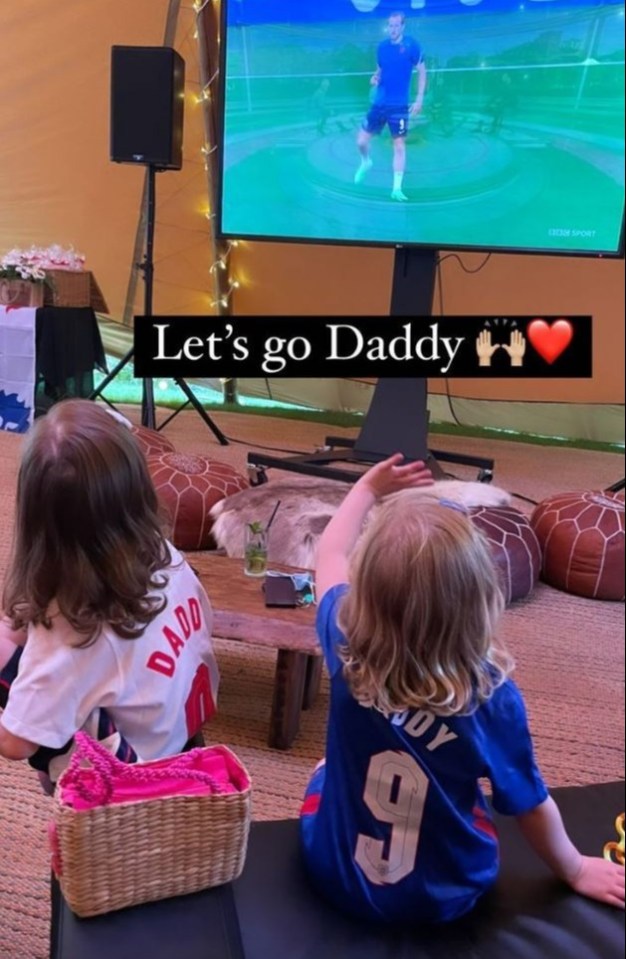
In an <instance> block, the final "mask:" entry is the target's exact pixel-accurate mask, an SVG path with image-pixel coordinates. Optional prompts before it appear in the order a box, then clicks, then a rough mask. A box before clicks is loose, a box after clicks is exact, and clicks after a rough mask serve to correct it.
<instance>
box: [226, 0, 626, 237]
mask: <svg viewBox="0 0 626 959" xmlns="http://www.w3.org/2000/svg"><path fill="white" fill-rule="evenodd" d="M221 50H222V53H221V56H222V63H221V84H220V90H221V93H220V107H221V110H220V116H221V123H222V130H221V137H220V186H219V210H218V231H219V233H220V234H221V235H222V236H224V237H232V238H235V237H237V238H249V239H267V240H285V241H308V242H326V243H348V244H373V245H379V246H384V245H390V246H407V247H413V246H415V247H430V248H431V249H446V248H447V249H450V248H454V249H477V250H489V251H515V252H520V251H525V252H536V253H561V254H583V255H602V256H618V255H622V252H623V246H622V244H623V221H624V4H623V3H622V2H614V0H222V44H221Z"/></svg>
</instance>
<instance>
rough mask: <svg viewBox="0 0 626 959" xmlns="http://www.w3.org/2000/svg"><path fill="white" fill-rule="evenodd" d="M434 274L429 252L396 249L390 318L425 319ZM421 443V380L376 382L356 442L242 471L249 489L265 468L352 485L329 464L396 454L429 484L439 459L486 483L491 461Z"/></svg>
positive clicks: (335, 440)
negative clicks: (473, 471) (420, 468)
mask: <svg viewBox="0 0 626 959" xmlns="http://www.w3.org/2000/svg"><path fill="white" fill-rule="evenodd" d="M436 272H437V253H436V251H435V250H421V249H417V248H412V247H398V248H397V249H396V251H395V257H394V269H393V284H392V289H391V309H390V315H391V316H410V317H413V318H415V317H420V316H431V315H432V304H433V295H434V291H435V277H436ZM427 438H428V410H427V384H426V380H425V379H418V378H412V379H408V378H401V377H399V378H397V379H395V378H394V379H379V380H378V383H377V384H376V387H375V389H374V394H373V396H372V401H371V403H370V407H369V409H368V411H367V413H366V415H365V419H364V421H363V426H362V427H361V432H360V433H359V436H358V437H357V439H356V440H345V439H341V438H340V437H334V436H327V437H326V440H325V444H324V448H323V449H321V450H319V451H318V452H316V453H312V454H310V455H302V456H289V457H286V458H283V459H280V458H278V457H275V456H267V455H265V454H264V453H248V469H249V472H250V477H251V482H252V483H253V485H254V484H256V485H258V484H260V483H263V482H265V481H266V480H267V477H266V476H265V468H266V467H276V468H277V469H281V470H287V471H292V472H295V473H305V474H307V475H310V476H319V477H326V478H328V479H336V480H342V481H344V482H347V483H354V482H355V480H357V479H358V478H359V476H360V475H361V472H362V470H361V471H358V470H355V469H349V468H346V469H337V468H335V466H334V465H333V466H331V465H330V464H337V463H346V464H351V465H352V466H355V465H358V466H363V465H366V466H371V465H372V464H373V463H379V462H380V461H381V460H383V459H386V458H387V457H388V456H391V455H392V454H393V453H398V452H399V453H403V454H404V456H405V458H406V459H407V460H424V462H425V463H426V464H427V466H428V467H429V469H430V470H431V472H432V474H433V476H434V477H435V479H442V478H443V477H444V476H445V473H444V471H443V470H442V468H441V467H440V465H439V462H438V461H439V460H441V461H442V462H449V463H461V464H463V465H466V466H473V467H476V468H477V470H478V475H477V479H478V481H479V482H482V483H489V482H490V481H491V480H492V478H493V469H494V461H493V460H492V459H485V458H483V457H478V456H464V455H461V454H458V453H445V452H443V451H435V450H429V449H428V445H427ZM337 447H339V449H337Z"/></svg>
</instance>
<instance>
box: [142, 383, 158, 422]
mask: <svg viewBox="0 0 626 959" xmlns="http://www.w3.org/2000/svg"><path fill="white" fill-rule="evenodd" d="M141 425H142V426H147V427H148V429H151V430H155V429H156V410H155V407H154V384H153V382H152V380H149V379H146V380H144V381H143V387H142V393H141Z"/></svg>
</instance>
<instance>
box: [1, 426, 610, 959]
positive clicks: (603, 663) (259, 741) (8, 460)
mask: <svg viewBox="0 0 626 959" xmlns="http://www.w3.org/2000/svg"><path fill="white" fill-rule="evenodd" d="M124 412H125V413H126V414H127V415H128V416H129V417H130V418H131V419H133V420H134V421H135V422H137V413H136V411H132V410H124ZM214 418H215V420H216V422H217V423H218V425H219V426H220V428H221V429H222V430H223V431H224V432H225V433H226V435H227V436H228V437H231V438H232V439H234V440H237V441H239V442H236V443H235V442H233V443H232V444H231V445H229V446H227V447H221V446H219V445H218V444H217V443H216V442H215V440H214V437H213V435H212V433H210V431H209V430H208V429H207V427H206V426H205V425H204V424H203V422H202V421H201V420H200V419H199V417H198V416H197V414H195V413H193V412H183V413H181V414H180V415H179V416H177V417H176V418H175V419H174V420H173V422H172V423H171V424H169V425H168V426H167V427H166V434H167V435H168V436H169V437H170V439H171V440H172V441H173V442H174V444H175V445H176V447H177V448H178V449H179V450H181V451H188V452H194V453H202V454H203V455H208V456H211V457H214V458H216V459H218V460H221V461H223V462H228V463H231V464H232V465H233V466H236V467H237V468H239V469H241V470H242V472H245V464H246V460H247V453H248V451H249V450H252V449H254V448H258V447H260V446H272V447H280V448H281V449H287V450H304V451H311V450H312V449H313V448H314V447H315V446H316V445H320V444H321V443H322V442H323V439H324V437H325V436H326V435H327V434H328V433H333V434H334V435H337V432H338V431H337V429H336V427H332V428H327V427H324V426H323V425H320V424H304V423H300V422H297V421H289V420H273V419H269V418H265V417H257V416H245V415H240V414H217V415H215V417H214ZM343 432H344V433H345V435H347V436H349V435H354V434H353V433H352V434H351V432H350V431H343ZM20 444H21V440H20V438H19V437H16V436H11V435H9V434H7V433H3V432H2V431H0V580H1V579H2V576H3V574H4V570H5V568H6V563H7V558H8V553H9V548H10V541H11V526H12V519H13V509H14V484H15V476H16V468H17V462H18V457H19V449H20ZM434 445H435V446H437V448H440V449H447V450H456V451H458V452H462V453H469V454H473V455H477V456H492V457H494V459H495V461H496V469H495V478H494V479H495V482H496V483H497V484H498V485H499V486H503V487H504V488H505V489H508V490H509V491H510V492H513V493H519V494H521V495H523V496H526V497H529V498H532V499H534V500H540V499H543V498H544V497H545V496H548V495H550V494H552V493H556V492H562V491H564V490H569V489H582V488H591V489H602V488H604V487H606V486H608V485H610V484H611V483H614V482H615V481H616V480H618V479H619V478H620V476H621V475H622V474H623V459H622V457H620V456H618V455H613V454H608V453H593V452H585V451H581V450H570V449H562V450H558V449H551V448H544V447H542V448H538V447H533V446H528V445H523V444H515V443H509V442H504V441H483V440H478V439H451V438H450V437H437V438H436V443H435V444H434ZM451 469H453V470H454V472H455V473H456V475H458V476H459V477H460V478H462V479H474V478H475V476H474V473H473V472H472V471H468V470H467V468H465V467H463V468H462V467H459V468H458V469H457V468H454V467H451ZM269 475H270V482H271V477H272V476H275V477H277V476H281V477H283V478H284V477H285V475H287V474H285V473H284V472H281V473H274V471H271V472H270V474H269ZM514 504H516V505H518V507H519V508H521V509H525V510H527V509H530V508H531V507H530V506H529V505H528V504H526V503H525V502H524V501H522V500H519V501H514ZM503 633H504V636H505V638H506V640H507V641H508V644H509V647H510V649H511V650H512V652H513V653H514V655H515V656H516V658H517V662H518V669H517V673H516V679H517V681H518V682H519V684H520V685H521V687H522V690H523V692H524V694H525V697H526V701H527V705H528V710H529V716H530V722H531V726H532V730H533V733H534V738H535V744H536V751H537V756H538V759H539V763H540V765H541V767H542V769H543V772H544V775H545V777H546V779H547V782H548V784H549V785H551V786H563V785H569V784H577V783H580V784H584V783H593V782H603V781H610V780H615V779H620V778H623V775H624V764H623V758H624V700H623V676H624V662H623V650H624V643H623V639H624V620H623V606H622V605H621V604H616V603H603V602H594V601H592V600H585V599H579V598H576V597H572V596H568V595H566V594H564V593H559V592H557V591H556V590H553V589H551V588H550V587H547V586H539V587H538V588H537V589H536V591H535V592H534V593H533V595H532V596H531V597H529V598H528V599H527V600H525V601H523V602H522V603H518V604H516V605H514V606H512V607H511V608H510V609H509V610H507V612H506V613H505V616H504V622H503ZM217 652H218V657H219V661H220V667H221V673H222V685H221V689H220V700H219V715H218V717H217V718H216V719H215V720H214V721H213V723H211V724H210V726H207V727H206V729H205V738H206V740H207V742H224V743H227V744H229V745H230V746H232V747H233V748H234V749H235V750H236V752H237V753H238V754H239V755H240V756H241V758H242V759H243V761H244V762H245V763H246V765H247V766H248V768H249V770H250V772H251V775H252V778H253V785H254V811H253V815H254V817H255V818H257V819H280V818H284V817H291V816H296V815H297V813H298V808H299V803H300V798H301V796H302V792H303V789H304V786H305V784H306V782H307V778H308V776H309V773H310V771H311V768H312V766H313V765H314V764H315V762H317V760H318V759H319V758H320V757H321V756H322V755H323V750H324V724H325V719H326V710H327V703H328V698H327V687H326V684H325V682H324V683H323V686H322V692H321V695H320V697H319V699H318V701H317V703H316V704H315V706H314V707H313V709H311V710H310V711H309V712H306V713H303V716H302V724H301V729H300V735H299V737H298V739H297V741H296V743H295V744H294V746H293V748H292V749H291V750H289V751H288V752H277V751H272V750H269V749H268V748H267V746H266V735H267V728H268V720H269V710H270V702H271V691H272V680H273V668H274V661H273V660H274V657H273V654H272V653H271V651H264V650H259V649H257V648H255V647H252V646H248V645H244V644H240V643H229V642H219V643H218V646H217ZM49 814H50V800H49V799H47V798H46V797H44V796H43V795H42V794H41V793H40V791H39V786H38V783H37V781H36V780H35V778H34V776H33V775H32V774H31V772H30V771H29V769H28V767H27V766H26V765H24V764H20V763H9V762H6V761H4V760H0V848H1V849H2V862H1V864H0V959H45V957H47V956H48V934H49V930H48V925H49V905H48V875H49V857H48V851H47V837H46V823H47V820H48V817H49ZM85 959H88V957H85Z"/></svg>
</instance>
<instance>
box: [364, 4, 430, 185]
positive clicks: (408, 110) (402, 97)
mask: <svg viewBox="0 0 626 959" xmlns="http://www.w3.org/2000/svg"><path fill="white" fill-rule="evenodd" d="M404 28H405V17H404V14H403V13H392V14H391V16H390V17H389V20H388V21H387V33H388V37H387V39H386V40H383V41H382V43H380V44H379V45H378V52H377V68H376V72H375V73H374V75H373V77H372V79H371V80H370V83H371V85H372V86H373V87H375V94H374V100H373V103H372V106H371V108H370V110H369V112H368V114H367V116H366V117H365V119H364V121H363V124H362V127H361V129H360V131H359V136H358V138H357V147H358V149H359V153H360V154H361V163H360V165H359V168H358V170H357V171H356V173H355V174H354V182H355V183H356V184H359V183H361V182H362V181H363V179H364V177H365V175H366V173H367V172H368V170H370V169H371V166H372V158H371V156H370V141H371V139H372V137H373V136H377V135H378V134H380V133H382V131H383V130H384V128H385V126H388V127H389V132H390V133H391V137H392V140H393V189H392V191H391V199H392V200H399V201H404V200H407V199H408V197H407V196H405V194H404V193H403V191H402V181H403V179H404V171H405V168H406V135H407V133H408V129H409V118H410V117H413V116H416V115H417V114H418V113H420V111H421V109H422V105H423V102H424V91H425V90H426V65H425V64H424V60H423V57H422V50H421V47H420V45H419V43H417V41H416V40H413V39H412V38H411V37H407V36H405V35H404ZM413 71H416V72H417V96H416V98H415V101H414V102H413V103H412V104H411V103H410V97H411V78H412V76H413Z"/></svg>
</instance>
